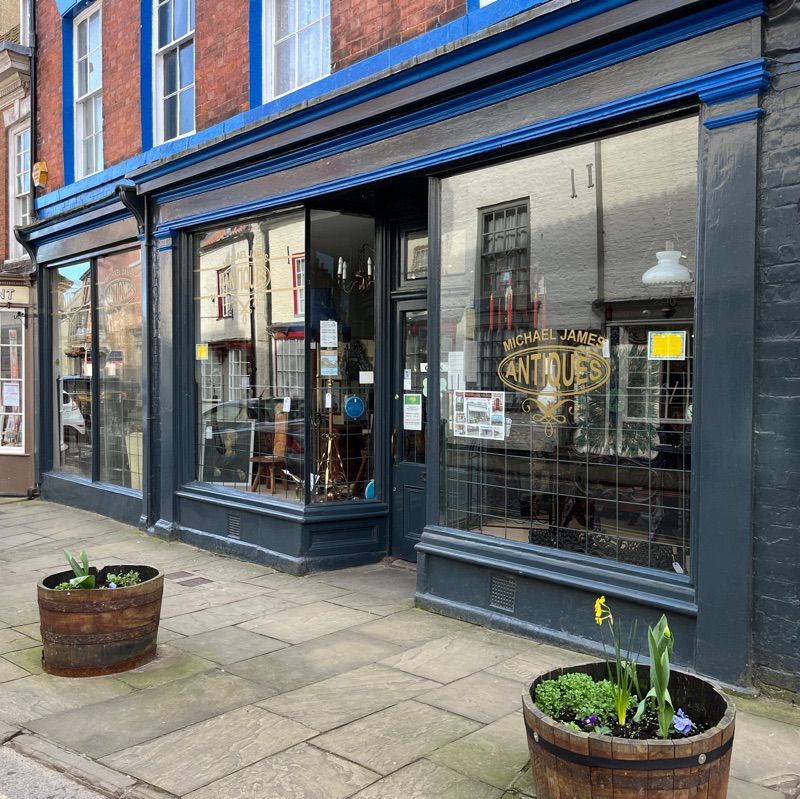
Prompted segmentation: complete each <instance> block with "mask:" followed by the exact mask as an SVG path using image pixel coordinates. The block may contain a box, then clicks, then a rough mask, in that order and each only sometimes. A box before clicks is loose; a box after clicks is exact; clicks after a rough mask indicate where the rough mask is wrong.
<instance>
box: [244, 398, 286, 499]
mask: <svg viewBox="0 0 800 799" xmlns="http://www.w3.org/2000/svg"><path fill="white" fill-rule="evenodd" d="M287 427H288V415H287V414H286V413H285V412H284V411H282V410H281V411H276V412H275V424H274V428H273V433H272V454H271V455H254V456H253V457H252V458H250V462H251V463H253V464H255V466H256V472H255V474H254V475H253V483H252V485H251V486H250V490H251V491H258V489H259V486H260V485H261V483H262V482H264V483H265V484H266V485H268V486H269V492H270V494H274V493H275V481H276V478H278V477H280V478H281V479H282V480H283V483H284V490H285V489H286V486H287V485H288V480H287V478H286V475H285V474H284V473H283V470H284V469H285V468H286V436H287Z"/></svg>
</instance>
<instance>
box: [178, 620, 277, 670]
mask: <svg viewBox="0 0 800 799" xmlns="http://www.w3.org/2000/svg"><path fill="white" fill-rule="evenodd" d="M174 646H176V647H178V648H179V649H183V650H185V651H187V652H193V653H194V654H196V655H199V656H200V657H202V658H206V659H208V660H213V661H214V662H216V663H220V664H222V665H228V664H231V663H237V662H239V661H242V660H249V659H251V658H254V657H258V656H259V655H266V654H269V653H270V652H274V651H276V650H278V649H284V648H285V647H286V646H288V645H287V644H286V643H285V642H284V641H278V640H277V639H275V638H268V637H267V636H266V635H259V634H258V633H254V632H250V631H249V630H243V629H242V628H241V627H225V628H223V629H221V630H210V631H209V632H207V633H200V635H192V636H189V637H188V638H181V639H180V640H177V641H175V642H174ZM245 676H246V675H245Z"/></svg>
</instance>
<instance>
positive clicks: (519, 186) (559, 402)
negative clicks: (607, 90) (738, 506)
mask: <svg viewBox="0 0 800 799" xmlns="http://www.w3.org/2000/svg"><path fill="white" fill-rule="evenodd" d="M697 133H698V132H697V120H696V119H695V118H691V119H683V120H678V121H673V122H669V123H667V124H662V125H658V126H654V127H651V128H647V129H641V130H638V131H635V132H632V133H626V134H622V135H618V136H613V137H607V138H604V139H600V140H597V141H595V142H589V143H586V144H580V145H577V146H573V147H568V148H565V149H561V150H557V151H555V152H550V153H544V154H540V155H536V156H532V157H529V158H525V159H520V160H517V161H514V162H509V163H505V164H502V165H496V166H490V167H487V168H483V169H478V170H474V171H472V172H469V173H467V174H463V175H458V176H455V177H450V178H447V179H445V180H444V181H443V182H442V205H441V220H442V224H441V229H442V232H441V250H442V284H441V317H442V323H441V337H442V352H441V362H442V369H443V372H442V378H443V381H442V385H443V389H442V415H443V416H444V417H446V421H447V424H446V428H445V433H444V441H443V453H444V458H443V464H442V480H443V487H444V491H443V495H442V521H443V523H445V524H447V525H449V526H452V527H458V528H461V529H466V530H471V531H475V532H481V533H484V534H487V535H493V536H499V537H503V538H508V539H513V540H517V541H521V542H528V543H532V544H536V545H539V546H545V547H551V548H558V549H562V550H568V551H571V552H579V553H584V554H590V555H595V556H599V557H603V558H610V559H613V560H618V561H622V562H627V563H632V564H637V565H641V566H648V567H652V568H657V569H667V570H674V571H677V572H688V571H689V570H690V536H689V515H690V478H691V428H692V384H693V380H692V375H693V357H694V352H693V331H694V324H693V320H694V273H695V267H696V264H695V239H696V222H695V213H696V197H695V195H696V188H697V177H696V176H697ZM657 253H658V255H657ZM657 261H658V262H659V263H660V264H661V265H662V269H660V270H659V271H661V272H662V273H663V272H666V273H667V280H668V282H660V281H659V280H658V279H657V280H656V281H653V280H651V279H650V277H651V276H652V273H650V275H649V276H648V279H647V281H644V280H643V275H644V273H645V272H646V271H647V270H648V269H649V267H652V266H654V265H655V264H656V262H657Z"/></svg>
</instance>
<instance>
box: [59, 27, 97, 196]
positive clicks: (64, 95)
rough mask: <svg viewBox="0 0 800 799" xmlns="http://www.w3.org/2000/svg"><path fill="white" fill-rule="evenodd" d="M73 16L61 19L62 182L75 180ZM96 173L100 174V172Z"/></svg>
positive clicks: (66, 183) (67, 182) (68, 182)
mask: <svg viewBox="0 0 800 799" xmlns="http://www.w3.org/2000/svg"><path fill="white" fill-rule="evenodd" d="M76 13H77V12H76ZM72 20H73V16H72V15H70V16H67V17H62V19H61V131H62V134H61V147H62V151H63V158H64V184H65V185H69V184H70V183H73V181H74V180H75V95H74V79H73V74H74V70H73V66H72V59H73V51H72V50H73V41H74V38H73V33H72ZM97 174H99V175H102V174H103V173H102V172H98V173H97Z"/></svg>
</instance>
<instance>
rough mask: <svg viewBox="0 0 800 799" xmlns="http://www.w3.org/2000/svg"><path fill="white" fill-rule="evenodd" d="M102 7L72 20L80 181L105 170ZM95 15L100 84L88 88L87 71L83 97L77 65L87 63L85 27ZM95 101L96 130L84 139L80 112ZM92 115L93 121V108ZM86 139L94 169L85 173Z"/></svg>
mask: <svg viewBox="0 0 800 799" xmlns="http://www.w3.org/2000/svg"><path fill="white" fill-rule="evenodd" d="M102 11H103V7H102V5H101V4H100V3H93V4H92V5H91V6H89V8H87V9H86V10H85V11H83V12H82V13H80V14H78V16H76V17H75V19H74V20H73V21H72V91H73V96H74V101H73V115H74V117H73V129H74V134H75V178H76V179H77V180H80V179H81V178H85V177H89V176H90V175H96V174H97V173H98V172H102V170H103V169H104V167H105V159H104V153H103V128H104V125H103V13H102ZM95 15H98V17H99V25H100V43H99V45H98V47H97V49H98V50H99V53H100V58H99V63H100V85H99V86H98V87H97V88H96V89H91V90H90V89H89V80H88V71H87V81H86V88H87V91H86V93H85V94H83V95H81V94H80V92H79V86H80V83H79V71H80V70H79V62H80V61H82V60H83V59H86V60H87V61H88V59H89V55H90V53H92V52H93V51H92V50H91V49H89V37H88V28H89V20H90V19H91V18H92V17H93V16H95ZM83 23H86V27H87V37H86V46H87V50H86V54H85V55H84V56H79V55H78V52H79V51H78V28H79V27H80V26H81V25H82V24H83ZM96 102H99V103H100V128H99V130H95V131H93V132H92V134H91V136H85V135H84V134H85V130H84V125H83V110H84V108H86V107H87V106H88V105H89V104H90V103H91V104H92V105H94V104H95V103H96ZM92 112H93V119H94V113H95V112H94V109H92ZM89 138H93V139H94V158H95V166H96V169H92V170H89V169H87V165H86V160H85V158H84V151H83V144H84V142H85V141H87V140H88V139H89Z"/></svg>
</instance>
